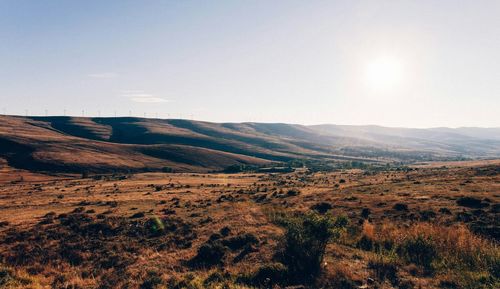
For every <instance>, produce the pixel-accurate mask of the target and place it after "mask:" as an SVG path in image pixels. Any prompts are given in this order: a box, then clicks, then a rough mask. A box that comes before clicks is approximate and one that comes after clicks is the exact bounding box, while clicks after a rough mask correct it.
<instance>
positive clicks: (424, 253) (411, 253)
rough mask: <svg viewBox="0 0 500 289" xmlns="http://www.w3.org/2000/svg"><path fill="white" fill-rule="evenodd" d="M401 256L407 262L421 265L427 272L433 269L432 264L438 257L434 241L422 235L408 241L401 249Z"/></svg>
mask: <svg viewBox="0 0 500 289" xmlns="http://www.w3.org/2000/svg"><path fill="white" fill-rule="evenodd" d="M399 254H400V255H401V257H403V258H404V259H405V260H406V261H408V262H411V263H414V264H416V265H420V266H422V267H424V268H425V269H427V270H430V269H432V262H433V261H434V259H436V258H437V257H438V256H437V250H436V248H435V247H434V244H433V243H432V240H431V239H430V238H425V237H424V236H422V235H419V236H417V237H416V238H408V239H406V240H405V241H404V242H403V244H401V246H400V247H399Z"/></svg>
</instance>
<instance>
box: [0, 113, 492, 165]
mask: <svg viewBox="0 0 500 289" xmlns="http://www.w3.org/2000/svg"><path fill="white" fill-rule="evenodd" d="M0 121H1V123H2V126H1V127H0V158H2V159H5V160H7V162H8V164H9V166H12V167H16V168H20V169H27V170H32V171H54V172H82V171H90V172H113V171H158V170H162V169H165V168H169V169H173V170H174V171H180V172H182V171H186V172H187V171H195V172H207V171H220V170H222V169H224V168H226V167H228V166H231V165H235V164H248V165H265V164H268V163H271V162H283V161H289V160H294V159H317V160H357V161H372V162H373V161H421V160H447V159H456V158H462V157H466V158H494V157H500V140H499V139H498V135H496V134H495V133H496V132H497V130H495V129H484V131H483V130H481V129H474V130H471V129H468V130H459V129H445V128H441V129H428V130H419V129H402V128H385V127H377V126H335V125H321V126H304V125H296V124H281V123H211V122H202V121H191V120H182V119H167V120H164V119H144V118H133V117H119V118H81V117H18V116H1V117H0ZM491 134H493V136H491V137H489V138H488V136H489V135H491Z"/></svg>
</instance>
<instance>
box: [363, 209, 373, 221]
mask: <svg viewBox="0 0 500 289" xmlns="http://www.w3.org/2000/svg"><path fill="white" fill-rule="evenodd" d="M370 214H371V211H370V209H369V208H363V210H361V217H362V218H363V219H368V217H369V216H370Z"/></svg>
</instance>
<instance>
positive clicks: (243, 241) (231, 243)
mask: <svg viewBox="0 0 500 289" xmlns="http://www.w3.org/2000/svg"><path fill="white" fill-rule="evenodd" d="M221 242H222V244H223V245H224V246H227V247H229V248H230V249H231V250H238V249H241V248H243V247H245V246H248V245H255V244H258V243H259V239H257V237H256V236H255V235H254V234H251V233H246V234H243V235H238V236H234V237H231V238H229V239H224V240H222V241H221Z"/></svg>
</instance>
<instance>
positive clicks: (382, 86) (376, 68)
mask: <svg viewBox="0 0 500 289" xmlns="http://www.w3.org/2000/svg"><path fill="white" fill-rule="evenodd" d="M402 79H403V69H402V65H401V62H400V61H399V60H398V59H395V58H390V57H380V58H378V59H376V60H374V61H372V62H370V63H368V64H367V66H366V70H365V80H366V83H367V86H368V87H369V88H370V89H373V90H376V91H389V90H392V89H393V88H395V87H396V86H398V85H399V84H400V83H401V81H402Z"/></svg>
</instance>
